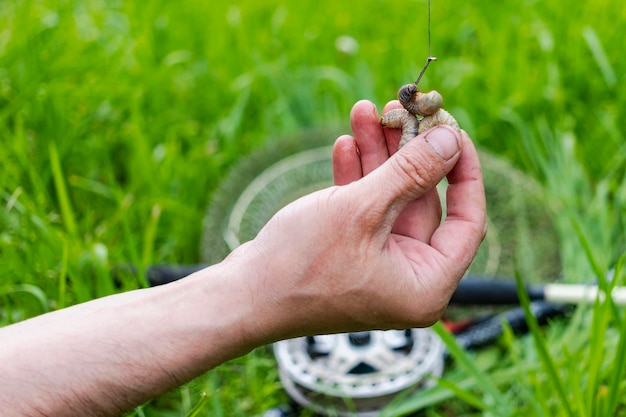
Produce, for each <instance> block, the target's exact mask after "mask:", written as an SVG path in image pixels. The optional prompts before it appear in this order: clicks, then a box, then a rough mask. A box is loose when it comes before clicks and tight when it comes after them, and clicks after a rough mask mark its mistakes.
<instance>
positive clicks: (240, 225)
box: [202, 131, 560, 417]
mask: <svg viewBox="0 0 626 417" xmlns="http://www.w3.org/2000/svg"><path fill="white" fill-rule="evenodd" d="M335 137H337V134H336V132H334V131H308V132H302V133H300V134H299V135H298V136H297V137H294V138H287V139H284V140H281V141H275V142H273V143H270V144H269V145H268V146H266V147H265V148H261V149H259V150H257V151H256V152H254V153H252V154H251V155H249V156H248V157H245V158H242V159H241V160H240V162H239V164H238V165H236V166H235V167H234V168H233V169H232V170H231V171H230V172H229V174H228V176H227V177H226V178H225V179H224V180H223V181H222V183H221V184H220V187H219V188H218V189H217V190H216V191H215V192H214V195H213V199H212V201H211V203H210V205H209V207H208V209H207V214H206V216H205V224H204V236H203V239H202V240H203V245H202V250H203V253H202V258H203V261H204V262H206V263H208V264H213V263H217V262H220V261H221V260H222V259H223V258H224V257H225V256H226V255H228V253H229V252H230V251H231V250H233V249H235V248H236V247H237V246H239V245H240V244H242V243H244V242H246V241H248V240H250V239H253V238H254V237H255V236H256V234H257V233H258V232H259V230H260V229H261V228H262V227H263V226H264V225H265V223H267V221H268V220H269V219H270V218H271V217H272V216H273V215H274V214H275V213H276V212H277V211H278V210H280V209H281V208H282V207H283V206H285V205H287V204H288V203H290V202H292V201H294V200H296V199H297V198H299V197H302V196H304V195H306V194H308V193H311V192H313V191H316V190H318V189H321V188H324V187H328V186H330V185H332V184H333V178H332V162H331V143H330V141H332V140H333V139H334V138H335ZM480 158H481V163H482V167H483V175H484V178H485V191H486V194H487V204H488V210H487V211H488V223H489V233H488V236H487V238H486V239H485V241H484V242H483V245H482V246H481V249H480V250H479V252H478V255H477V257H476V259H475V261H474V263H473V264H472V266H471V267H470V270H469V273H471V274H474V275H488V276H505V277H506V276H512V274H513V272H514V271H515V263H514V261H513V259H514V257H515V256H519V254H520V253H521V254H522V255H523V258H521V259H522V260H523V264H522V266H523V271H522V272H525V271H531V272H532V275H531V277H532V279H533V281H536V282H540V281H542V280H545V278H546V277H550V278H552V277H555V276H556V275H557V274H558V273H559V272H560V261H559V253H558V240H557V238H556V233H555V231H554V226H553V225H552V223H551V220H550V216H549V215H548V213H547V210H546V209H545V204H544V202H543V200H542V195H541V188H540V187H539V185H538V184H537V183H536V182H535V181H534V180H532V179H531V178H529V177H528V176H526V175H524V174H523V173H522V172H520V171H518V170H516V169H515V168H514V167H512V166H511V165H510V164H509V163H507V162H506V161H504V160H502V159H500V158H498V157H496V156H493V155H491V154H489V153H486V152H483V151H481V152H480ZM439 190H440V196H441V198H442V199H443V198H445V184H443V185H442V186H441V187H440V188H439ZM225 219H226V221H224V220H225ZM537 230H540V231H541V233H536V231H537ZM519 265H520V264H518V266H519ZM449 311H450V309H449ZM468 311H469V310H468V309H467V308H463V309H462V311H460V312H457V314H463V315H466V314H467V313H468ZM452 313H453V314H454V311H452ZM274 354H275V357H276V360H277V362H278V367H279V375H280V379H281V382H282V384H283V386H284V387H285V390H286V391H287V393H288V394H289V396H290V397H291V398H292V399H293V400H294V401H295V402H296V403H298V404H299V405H301V406H303V407H306V408H309V409H312V410H314V411H315V412H316V413H319V414H321V415H325V416H355V415H356V416H360V417H370V416H375V415H376V414H377V413H378V412H379V411H380V410H381V409H382V408H384V406H385V405H387V404H388V403H389V401H391V399H392V398H394V396H396V395H397V394H399V393H400V392H403V391H405V390H410V389H419V388H420V387H423V386H425V385H427V384H428V383H429V381H430V379H429V377H428V375H433V376H440V375H441V373H442V371H443V366H444V346H443V344H442V341H441V340H440V339H439V338H438V337H437V336H436V335H435V334H434V333H433V332H432V331H431V330H429V329H408V330H404V331H386V332H383V331H372V332H360V333H349V334H338V335H324V336H314V337H303V338H296V339H291V340H286V341H281V342H278V343H276V344H274ZM289 415H292V414H289Z"/></svg>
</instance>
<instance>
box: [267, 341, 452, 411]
mask: <svg viewBox="0 0 626 417" xmlns="http://www.w3.org/2000/svg"><path fill="white" fill-rule="evenodd" d="M274 354H275V356H276V361H277V362H278V369H279V375H280V380H281V382H282V384H283V387H284V389H285V391H286V392H287V394H288V395H289V397H290V398H291V399H292V400H293V401H294V402H295V403H296V405H297V406H298V407H302V408H307V409H310V410H313V411H314V412H316V413H318V414H321V415H324V416H338V417H339V416H341V417H343V416H351V417H353V416H359V417H373V416H376V415H378V413H379V412H380V410H382V408H383V407H385V406H386V405H387V404H388V403H389V402H390V401H391V400H392V399H393V398H394V397H395V396H397V395H398V394H399V393H400V392H403V391H406V390H417V389H420V388H423V387H425V386H428V385H429V384H432V383H433V378H436V377H439V376H441V375H442V373H443V368H444V345H443V342H442V341H441V339H439V337H438V336H437V335H436V334H435V333H434V332H433V331H432V330H430V329H406V330H387V331H369V332H356V333H342V334H331V335H319V336H311V337H300V338H295V339H289V340H284V341H280V342H277V343H275V344H274ZM269 413H274V415H275V416H278V415H281V414H280V413H278V411H277V410H274V411H270V412H269ZM270 415H272V414H268V413H266V414H264V416H266V417H267V416H270ZM282 415H283V416H287V415H289V414H287V412H286V411H283V413H282ZM291 415H293V414H291Z"/></svg>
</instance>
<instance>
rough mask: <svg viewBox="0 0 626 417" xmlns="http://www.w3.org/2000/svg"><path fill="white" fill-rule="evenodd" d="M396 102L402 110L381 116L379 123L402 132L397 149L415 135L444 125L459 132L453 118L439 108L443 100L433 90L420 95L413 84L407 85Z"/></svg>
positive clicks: (395, 110)
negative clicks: (398, 102)
mask: <svg viewBox="0 0 626 417" xmlns="http://www.w3.org/2000/svg"><path fill="white" fill-rule="evenodd" d="M398 100H399V101H400V104H402V106H403V107H404V108H403V109H394V110H391V111H388V112H387V113H385V114H383V116H382V117H381V119H380V123H381V124H382V125H383V126H385V127H391V128H396V129H398V128H399V129H401V130H402V136H401V138H400V144H399V148H400V147H402V146H404V144H405V143H407V142H408V141H409V140H411V139H413V138H414V137H415V136H416V135H418V134H420V133H422V132H424V131H426V130H428V129H430V128H432V127H435V126H439V125H443V124H445V125H448V126H451V127H453V128H454V129H456V130H457V131H459V132H460V131H461V128H460V127H459V124H458V123H457V121H456V120H455V119H454V117H453V116H452V115H451V114H450V113H448V112H447V111H445V110H444V109H442V108H441V106H442V104H443V99H442V97H441V94H439V93H438V92H437V91H435V90H433V91H430V92H428V93H422V92H421V91H419V90H418V89H417V86H416V85H415V84H407V85H404V86H402V88H400V90H399V91H398ZM418 116H419V117H420V118H419V119H418Z"/></svg>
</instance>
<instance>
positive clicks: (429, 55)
mask: <svg viewBox="0 0 626 417" xmlns="http://www.w3.org/2000/svg"><path fill="white" fill-rule="evenodd" d="M431 56H432V55H431V54H430V0H428V57H429V58H430V57H431Z"/></svg>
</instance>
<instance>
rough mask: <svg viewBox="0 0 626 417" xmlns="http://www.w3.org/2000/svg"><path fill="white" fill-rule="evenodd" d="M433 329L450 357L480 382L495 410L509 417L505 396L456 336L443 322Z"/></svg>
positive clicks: (436, 324)
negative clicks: (479, 367)
mask: <svg viewBox="0 0 626 417" xmlns="http://www.w3.org/2000/svg"><path fill="white" fill-rule="evenodd" d="M432 329H433V330H434V331H435V333H437V335H439V337H441V339H442V340H443V342H444V343H445V345H446V347H447V349H448V351H449V352H450V355H451V356H452V357H453V358H454V360H455V361H456V362H457V363H458V365H459V366H461V367H462V368H463V369H465V371H466V372H468V373H469V374H470V375H471V376H473V377H474V378H475V379H476V381H477V382H478V385H479V386H480V388H481V389H482V390H484V391H485V394H487V395H488V396H490V397H491V398H490V401H492V402H493V404H494V409H495V410H496V411H498V413H500V414H499V415H502V416H505V415H509V414H510V409H509V405H508V404H507V400H506V397H505V395H504V394H503V393H502V392H500V390H498V388H497V387H496V386H495V385H494V384H493V383H492V382H491V380H490V379H489V376H488V375H487V374H486V373H484V372H483V371H481V370H480V369H478V367H477V366H476V364H475V363H474V361H472V359H471V358H470V357H469V355H468V354H467V352H465V350H463V348H462V347H461V346H460V345H459V344H458V343H457V341H456V340H455V339H454V336H452V334H450V333H449V332H448V331H447V330H446V329H445V328H444V327H443V325H442V324H441V322H437V323H435V325H433V326H432Z"/></svg>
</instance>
